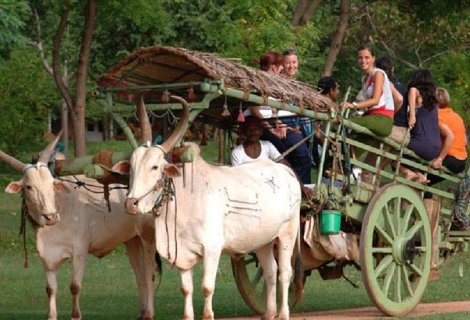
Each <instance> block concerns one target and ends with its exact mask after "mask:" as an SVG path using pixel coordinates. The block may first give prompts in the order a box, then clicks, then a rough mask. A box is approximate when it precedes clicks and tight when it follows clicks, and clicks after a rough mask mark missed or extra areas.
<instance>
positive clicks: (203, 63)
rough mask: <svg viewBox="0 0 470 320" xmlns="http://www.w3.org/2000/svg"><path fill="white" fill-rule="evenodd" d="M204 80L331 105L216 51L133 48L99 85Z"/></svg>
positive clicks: (303, 87)
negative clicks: (135, 49)
mask: <svg viewBox="0 0 470 320" xmlns="http://www.w3.org/2000/svg"><path fill="white" fill-rule="evenodd" d="M205 79H212V80H220V79H223V80H224V82H225V85H226V87H230V88H235V89H241V90H244V91H246V92H248V91H249V92H255V93H256V94H258V95H260V96H263V97H273V98H276V99H279V100H281V101H286V102H292V103H294V104H295V105H297V106H299V107H304V108H309V109H314V110H317V111H327V110H329V109H330V108H333V107H334V103H332V102H331V100H330V99H328V98H326V97H324V96H323V95H321V94H319V93H318V92H317V91H316V90H315V89H314V88H313V87H312V86H311V85H309V84H306V83H303V82H300V81H295V80H289V79H286V78H283V77H281V76H278V75H273V74H269V73H267V72H264V71H261V70H257V69H254V68H251V67H248V66H245V65H242V64H240V63H237V62H235V61H233V59H224V58H221V57H219V56H217V55H216V54H212V53H204V52H198V51H190V50H186V49H183V48H173V47H164V46H153V47H149V48H142V49H139V50H137V51H135V52H134V53H132V54H131V55H130V56H128V57H127V58H125V59H123V60H121V61H120V62H118V63H117V64H116V65H115V66H114V67H112V68H111V69H110V70H108V71H107V72H106V73H105V75H104V76H103V77H102V79H101V80H100V85H101V86H103V87H112V86H119V87H132V86H137V85H149V84H164V83H184V82H186V83H188V82H198V81H204V80H205Z"/></svg>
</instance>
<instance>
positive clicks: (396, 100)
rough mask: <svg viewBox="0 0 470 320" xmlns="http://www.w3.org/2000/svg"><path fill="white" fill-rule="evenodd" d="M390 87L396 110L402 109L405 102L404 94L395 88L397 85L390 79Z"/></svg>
mask: <svg viewBox="0 0 470 320" xmlns="http://www.w3.org/2000/svg"><path fill="white" fill-rule="evenodd" d="M390 89H391V90H392V96H393V105H394V106H395V112H397V111H398V110H400V108H401V105H402V104H403V96H402V95H401V93H400V92H399V91H398V90H397V88H395V85H394V84H393V83H392V82H391V81H390Z"/></svg>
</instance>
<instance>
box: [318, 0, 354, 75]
mask: <svg viewBox="0 0 470 320" xmlns="http://www.w3.org/2000/svg"><path fill="white" fill-rule="evenodd" d="M348 19H349V0H341V2H340V14H339V20H338V24H337V26H336V30H335V32H334V33H333V38H332V39H331V45H330V50H329V51H328V56H327V58H326V63H325V68H324V69H323V72H322V76H331V74H332V72H333V67H334V65H335V62H336V58H337V57H338V53H339V51H340V50H341V44H342V42H343V38H344V34H345V33H346V29H347V27H348Z"/></svg>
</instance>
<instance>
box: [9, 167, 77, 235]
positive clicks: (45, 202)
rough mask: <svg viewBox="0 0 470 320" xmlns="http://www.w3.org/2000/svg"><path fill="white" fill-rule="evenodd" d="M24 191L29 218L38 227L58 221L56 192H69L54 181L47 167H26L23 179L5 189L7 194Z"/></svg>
mask: <svg viewBox="0 0 470 320" xmlns="http://www.w3.org/2000/svg"><path fill="white" fill-rule="evenodd" d="M21 190H23V191H24V199H25V201H26V205H27V207H28V211H29V214H30V216H31V217H32V218H33V220H34V221H35V222H36V223H37V224H38V225H39V226H41V227H42V226H45V225H54V224H55V223H56V222H57V221H60V215H59V210H58V207H57V202H56V195H55V192H56V191H64V190H65V191H69V190H68V189H67V187H66V186H65V185H64V184H63V183H61V182H59V181H56V180H55V179H54V178H53V177H52V174H51V173H50V171H49V168H48V167H47V165H45V164H43V163H40V162H38V163H37V164H35V165H29V166H27V167H26V169H25V171H24V174H23V178H22V179H21V180H19V181H14V182H11V183H10V184H9V185H8V186H7V187H6V189H5V191H6V192H8V193H17V192H19V191H21Z"/></svg>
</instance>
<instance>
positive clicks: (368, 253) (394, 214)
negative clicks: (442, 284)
mask: <svg viewBox="0 0 470 320" xmlns="http://www.w3.org/2000/svg"><path fill="white" fill-rule="evenodd" d="M412 245H413V246H415V250H406V248H407V246H412ZM411 251H413V252H415V255H414V257H411V254H410V253H409V252H411ZM407 254H408V255H407ZM360 257H361V269H362V278H363V280H364V285H365V288H366V290H367V294H368V295H369V298H370V299H371V300H372V302H373V303H374V304H375V305H376V306H377V308H378V309H380V310H381V311H382V312H384V313H385V314H387V315H390V316H403V315H405V314H407V313H408V312H410V311H411V310H413V309H414V308H415V306H416V305H417V304H418V303H419V301H420V300H421V297H422V296H423V294H424V291H425V289H426V286H427V282H428V277H429V273H430V265H431V228H430V224H429V219H428V216H427V213H426V208H425V206H424V204H423V201H422V199H421V198H420V197H419V195H418V194H417V193H416V192H415V191H413V190H412V189H411V188H410V187H408V186H404V185H399V184H389V185H386V186H384V187H382V188H381V189H380V190H379V191H377V193H376V194H375V195H374V197H373V198H372V200H371V203H370V204H369V206H368V207H367V211H366V214H365V217H364V221H363V223H362V231H361V243H360Z"/></svg>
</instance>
